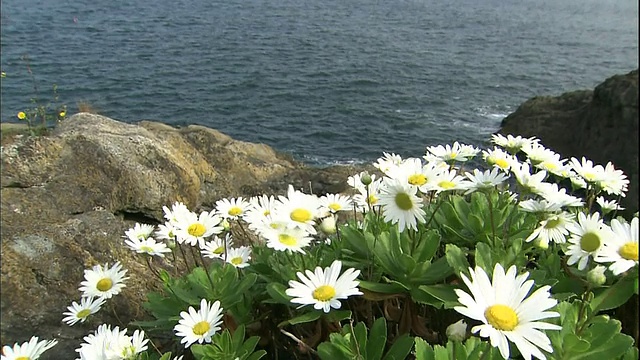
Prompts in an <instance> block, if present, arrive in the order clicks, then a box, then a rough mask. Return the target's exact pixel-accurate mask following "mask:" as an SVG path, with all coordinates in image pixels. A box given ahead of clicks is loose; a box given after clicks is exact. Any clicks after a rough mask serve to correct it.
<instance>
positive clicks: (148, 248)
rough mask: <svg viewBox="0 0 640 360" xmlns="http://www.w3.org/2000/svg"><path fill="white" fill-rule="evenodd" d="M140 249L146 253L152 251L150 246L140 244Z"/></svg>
mask: <svg viewBox="0 0 640 360" xmlns="http://www.w3.org/2000/svg"><path fill="white" fill-rule="evenodd" d="M140 250H142V251H144V252H146V253H152V252H153V248H152V247H151V246H146V245H143V246H140Z"/></svg>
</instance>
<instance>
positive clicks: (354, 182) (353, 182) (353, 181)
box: [347, 171, 376, 193]
mask: <svg viewBox="0 0 640 360" xmlns="http://www.w3.org/2000/svg"><path fill="white" fill-rule="evenodd" d="M365 176H368V177H370V178H371V183H374V182H375V181H376V174H371V175H369V173H367V172H366V171H363V172H361V173H359V174H355V175H353V176H349V177H348V178H347V184H348V185H349V186H351V187H352V188H354V189H355V190H358V191H359V192H361V193H362V192H366V191H367V185H365V184H364V183H363V182H362V178H363V177H365Z"/></svg>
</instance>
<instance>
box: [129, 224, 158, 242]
mask: <svg viewBox="0 0 640 360" xmlns="http://www.w3.org/2000/svg"><path fill="white" fill-rule="evenodd" d="M153 230H154V226H153V225H148V224H139V223H136V224H135V225H134V227H132V228H131V229H129V230H127V231H125V232H124V234H125V235H126V236H125V237H126V238H129V239H130V240H132V241H138V240H144V239H146V238H148V237H149V236H151V233H152V232H153Z"/></svg>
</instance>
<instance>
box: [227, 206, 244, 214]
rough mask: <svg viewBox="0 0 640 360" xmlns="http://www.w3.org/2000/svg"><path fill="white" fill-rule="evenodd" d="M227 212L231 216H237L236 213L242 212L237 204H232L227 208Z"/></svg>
mask: <svg viewBox="0 0 640 360" xmlns="http://www.w3.org/2000/svg"><path fill="white" fill-rule="evenodd" d="M228 213H229V215H231V216H238V215H240V214H242V209H240V208H239V207H237V206H234V207H232V208H231V209H229V211H228Z"/></svg>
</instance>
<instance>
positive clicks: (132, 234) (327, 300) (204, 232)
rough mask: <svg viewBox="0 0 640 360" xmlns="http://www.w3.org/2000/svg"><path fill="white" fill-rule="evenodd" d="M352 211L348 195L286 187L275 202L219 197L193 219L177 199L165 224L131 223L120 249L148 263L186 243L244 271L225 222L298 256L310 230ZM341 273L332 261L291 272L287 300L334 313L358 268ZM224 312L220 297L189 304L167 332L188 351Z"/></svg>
mask: <svg viewBox="0 0 640 360" xmlns="http://www.w3.org/2000/svg"><path fill="white" fill-rule="evenodd" d="M351 209H352V199H351V197H349V196H346V195H339V194H327V195H325V196H321V197H317V196H315V195H309V194H305V193H303V192H301V191H298V190H295V189H294V188H293V186H289V188H288V191H287V194H286V196H284V195H283V196H279V197H278V198H276V197H274V196H266V195H263V196H258V197H253V198H250V199H246V200H245V199H244V198H242V197H239V198H231V199H222V200H219V201H217V202H216V207H215V209H213V210H212V211H203V212H201V213H199V214H197V213H194V212H192V211H190V210H189V209H188V208H187V206H186V205H184V204H183V203H181V202H176V203H174V204H173V205H172V207H171V208H169V207H166V206H165V207H163V210H164V217H165V219H166V221H165V223H164V224H161V225H159V226H158V229H157V230H156V228H155V227H154V226H151V225H145V224H138V223H136V224H135V226H134V227H133V228H131V229H129V230H127V231H126V232H125V244H126V245H127V246H128V247H129V248H130V249H131V250H133V251H135V252H137V253H140V254H143V255H145V256H146V257H147V258H149V257H161V258H162V257H164V256H165V253H169V252H172V248H175V246H173V245H177V246H187V247H191V248H192V249H194V250H197V251H198V252H199V253H200V255H201V256H202V258H203V259H204V258H208V259H211V260H212V261H221V262H223V263H225V264H230V265H232V266H234V267H236V268H245V267H247V266H249V263H250V260H251V247H250V246H234V245H235V244H234V243H235V240H234V237H233V235H232V234H231V231H230V227H231V223H233V222H236V223H238V224H239V225H240V226H244V225H242V224H246V226H247V227H248V228H249V229H250V230H251V231H252V232H253V233H254V234H255V235H256V236H257V237H258V238H259V239H260V240H261V241H262V242H263V243H264V244H265V245H266V247H268V248H270V249H273V250H274V251H280V252H286V253H288V254H293V253H301V254H305V249H306V248H308V247H309V246H311V243H312V241H313V240H314V238H315V237H316V235H317V234H318V231H317V229H316V228H317V227H318V228H320V229H323V230H324V231H326V232H331V230H334V231H335V215H336V214H337V213H338V212H340V211H347V210H351ZM241 221H242V222H241ZM172 243H174V244H173V245H172ZM341 269H342V262H340V261H335V262H333V263H332V264H331V266H330V267H328V268H321V267H317V268H316V269H314V271H313V272H311V271H310V270H307V271H306V273H305V274H303V273H301V272H298V273H297V276H298V279H299V280H300V282H298V281H294V280H291V281H290V289H288V290H287V294H288V295H289V296H291V297H292V300H291V302H292V303H296V304H301V306H305V305H313V306H314V308H315V309H318V310H320V309H322V310H323V311H324V312H329V311H330V309H331V308H340V306H341V302H340V300H342V299H346V298H348V297H349V296H352V295H361V294H362V293H361V292H360V291H359V290H358V288H357V286H358V281H356V280H355V279H356V278H357V277H358V276H359V274H360V271H359V270H355V269H347V270H346V271H345V272H344V273H341ZM223 315H224V309H223V308H222V307H221V304H220V301H219V300H215V301H213V302H211V301H210V299H201V303H200V307H199V308H197V309H196V308H195V307H193V306H190V307H189V308H188V309H187V311H183V312H181V313H180V320H179V322H178V324H177V325H176V326H175V327H174V331H175V333H176V336H178V337H180V338H181V343H183V344H184V346H185V347H187V348H188V347H190V346H191V345H192V344H194V343H196V342H197V343H200V344H202V343H210V342H211V339H212V337H213V335H215V334H216V333H217V332H218V331H219V330H220V329H221V326H222V324H223V321H222V318H223Z"/></svg>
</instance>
